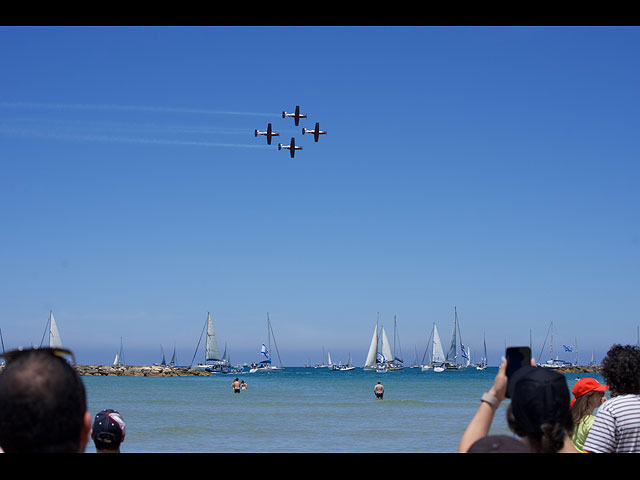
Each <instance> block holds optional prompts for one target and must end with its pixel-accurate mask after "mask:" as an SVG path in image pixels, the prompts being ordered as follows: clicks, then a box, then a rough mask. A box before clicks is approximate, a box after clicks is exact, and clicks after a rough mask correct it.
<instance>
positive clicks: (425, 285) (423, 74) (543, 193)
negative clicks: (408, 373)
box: [0, 27, 640, 366]
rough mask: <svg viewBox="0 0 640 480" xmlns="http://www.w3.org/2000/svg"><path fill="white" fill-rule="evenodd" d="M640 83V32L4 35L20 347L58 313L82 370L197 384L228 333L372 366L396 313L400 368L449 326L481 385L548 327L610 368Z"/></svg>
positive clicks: (2, 215) (633, 221) (639, 243)
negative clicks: (183, 373) (147, 367)
mask: <svg viewBox="0 0 640 480" xmlns="http://www.w3.org/2000/svg"><path fill="white" fill-rule="evenodd" d="M639 57H640V29H638V28H555V27H554V28H531V27H523V28H505V27H497V28H446V27H431V28H426V27H425V28H409V27H395V28H369V27H357V28H350V27H349V28H347V27H331V28H321V27H305V28H296V27H284V28H276V27H263V28H241V27H226V28H223V27H216V28H149V27H147V28H78V27H75V28H22V27H3V28H0V65H2V75H1V76H0V225H1V235H0V270H1V272H2V273H1V275H0V292H2V293H1V294H0V329H1V330H2V334H3V337H4V342H5V347H6V348H13V347H16V346H19V345H31V344H39V342H40V339H41V337H42V334H43V331H44V328H45V325H46V322H47V319H48V316H49V310H53V312H54V315H55V317H56V320H57V322H58V326H59V329H60V334H61V336H62V341H63V343H64V344H65V345H66V346H68V347H70V348H72V349H73V350H74V351H75V352H76V356H77V359H78V362H80V363H110V362H111V361H112V360H113V357H114V355H115V352H116V351H117V350H118V348H119V346H120V338H121V337H122V340H123V343H124V348H125V355H126V359H127V361H128V362H130V363H139V364H141V363H147V364H148V363H152V362H156V361H158V360H159V356H160V345H162V346H163V347H164V350H165V352H169V351H171V350H172V349H173V346H174V344H175V346H176V349H177V353H178V362H179V363H181V364H185V363H186V364H188V363H190V362H191V359H192V356H193V354H194V351H195V348H196V344H197V342H198V339H199V337H200V333H201V331H202V327H203V325H204V322H205V320H206V316H207V312H211V314H212V317H213V319H214V322H215V326H216V331H217V335H218V339H219V341H220V343H221V346H222V345H224V343H225V342H226V343H227V345H228V348H229V350H230V352H231V359H232V361H233V362H234V363H237V362H245V361H246V362H251V361H254V360H259V359H260V356H259V347H260V344H261V343H263V342H265V341H266V316H267V312H269V315H270V318H271V321H272V324H273V328H274V330H275V334H276V339H277V342H278V348H279V351H280V354H281V357H282V360H283V363H284V364H285V366H286V365H301V364H303V363H305V362H307V361H308V360H309V361H311V362H312V363H319V362H320V361H321V353H322V348H323V347H324V348H325V349H326V350H328V351H329V352H331V355H332V357H333V359H334V360H343V361H344V360H346V358H347V356H348V354H349V353H351V354H352V356H353V360H354V363H356V364H357V365H362V364H363V362H364V359H365V356H366V352H367V349H368V345H369V341H370V338H371V334H372V332H373V328H374V325H375V322H376V316H377V314H378V312H379V314H380V321H381V322H382V323H383V324H384V325H385V328H386V329H387V330H388V331H390V332H391V331H392V329H393V316H394V315H396V317H397V322H398V329H399V336H400V340H401V342H402V351H403V354H404V357H405V361H406V362H407V363H409V362H411V361H412V360H413V357H414V352H415V350H417V351H418V352H419V356H420V357H421V356H422V353H423V351H424V349H425V347H426V343H427V340H428V338H429V333H430V330H431V326H432V324H433V323H434V322H435V323H437V325H438V329H439V331H440V334H441V336H442V340H443V342H444V343H447V342H448V341H449V338H450V331H451V326H452V321H453V312H454V307H457V311H458V318H459V321H460V327H461V333H462V337H463V340H464V341H465V343H468V344H469V345H470V347H471V350H472V357H474V356H475V357H476V358H475V359H477V355H478V354H479V351H480V348H481V345H482V339H483V335H486V339H487V346H488V348H489V351H490V356H489V361H490V363H491V364H497V363H498V361H499V359H500V356H501V355H502V353H503V351H504V347H505V345H515V344H525V345H526V344H528V343H529V338H530V335H531V338H532V341H533V347H534V348H533V350H534V356H536V357H538V356H539V351H540V349H541V347H542V344H543V342H544V340H545V336H546V334H547V331H548V329H549V325H550V322H553V325H554V329H555V337H554V344H555V345H554V347H556V346H557V347H560V345H561V344H562V343H565V344H571V345H575V343H576V341H577V345H578V350H579V352H580V360H581V361H582V362H583V363H586V362H587V361H589V359H590V357H591V353H592V352H595V355H596V360H600V358H601V357H602V355H604V353H605V352H606V350H607V349H608V347H609V346H610V345H611V344H613V343H636V340H637V338H636V330H637V327H638V325H639V324H640V315H639V313H638V312H639V297H638V290H639V287H640V261H639V255H638V253H639V249H640V227H639V222H638V220H639V214H638V212H639V209H638V206H639V204H640V193H639V192H640V189H639V188H638V178H639V174H640V168H639V160H640V159H639V155H638V152H639V149H638V138H639V135H638V132H639V127H640V124H639V123H640V122H639V118H640V117H639V115H638V112H639V107H640V90H639V89H638V85H640V67H639V63H638V58H639ZM295 105H300V106H301V110H302V113H305V114H307V115H308V119H306V120H304V119H303V120H301V124H300V127H298V128H296V127H295V126H294V125H293V120H292V119H290V118H288V119H282V117H281V112H282V111H283V110H286V111H292V110H293V109H294V108H295ZM268 122H271V123H272V124H273V127H274V130H275V131H277V132H280V137H279V138H276V139H274V142H273V145H271V146H267V145H266V140H265V138H264V137H258V138H256V137H254V135H253V131H254V129H255V128H259V129H260V130H265V129H266V126H267V123H268ZM315 122H320V127H321V129H323V130H326V131H327V132H328V133H327V135H324V136H322V137H321V138H320V141H319V142H318V143H314V142H313V139H312V138H311V137H310V136H309V135H305V136H302V135H301V129H302V127H303V126H305V127H307V128H313V126H314V124H315ZM291 137H295V138H296V143H298V144H299V145H301V146H302V147H303V150H302V151H298V152H296V157H295V159H291V158H290V157H289V153H288V151H278V150H277V147H276V144H277V143H278V141H283V140H284V141H283V143H288V142H289V140H290V138H291ZM201 348H202V347H201ZM554 349H555V348H554ZM545 355H546V353H545ZM201 357H202V349H201V350H200V352H199V355H198V358H197V359H201ZM562 357H564V356H562ZM571 357H572V356H569V358H567V359H573V358H571ZM472 359H474V358H472Z"/></svg>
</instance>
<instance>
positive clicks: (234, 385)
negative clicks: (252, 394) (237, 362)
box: [231, 378, 240, 393]
mask: <svg viewBox="0 0 640 480" xmlns="http://www.w3.org/2000/svg"><path fill="white" fill-rule="evenodd" d="M231 388H233V391H234V392H235V393H240V382H239V381H238V379H237V378H236V379H235V380H234V381H233V382H231Z"/></svg>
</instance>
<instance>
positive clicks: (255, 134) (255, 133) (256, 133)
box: [253, 129, 258, 137]
mask: <svg viewBox="0 0 640 480" xmlns="http://www.w3.org/2000/svg"><path fill="white" fill-rule="evenodd" d="M253 135H254V136H255V137H257V136H258V130H257V129H256V130H254V131H253Z"/></svg>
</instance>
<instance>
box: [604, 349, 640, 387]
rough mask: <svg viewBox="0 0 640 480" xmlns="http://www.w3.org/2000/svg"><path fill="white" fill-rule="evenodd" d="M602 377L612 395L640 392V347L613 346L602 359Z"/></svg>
mask: <svg viewBox="0 0 640 480" xmlns="http://www.w3.org/2000/svg"><path fill="white" fill-rule="evenodd" d="M601 373H602V377H603V378H604V379H605V381H606V382H607V384H608V385H609V388H610V390H611V396H612V397H615V396H616V395H624V394H627V393H632V394H638V393H640V347H637V346H635V345H619V344H616V345H614V346H612V347H611V348H610V349H609V351H608V352H607V355H606V356H605V357H604V359H603V360H602V372H601Z"/></svg>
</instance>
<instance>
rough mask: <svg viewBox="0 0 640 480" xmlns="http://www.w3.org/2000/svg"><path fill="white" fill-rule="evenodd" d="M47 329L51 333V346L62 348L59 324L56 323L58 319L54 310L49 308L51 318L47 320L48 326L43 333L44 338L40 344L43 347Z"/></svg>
mask: <svg viewBox="0 0 640 480" xmlns="http://www.w3.org/2000/svg"><path fill="white" fill-rule="evenodd" d="M47 330H48V333H49V345H47V346H48V347H50V348H62V340H61V339H60V332H59V331H58V325H57V324H56V319H55V318H53V311H51V310H49V320H48V321H47V326H46V328H45V331H44V333H43V335H42V340H40V346H41V347H42V346H43V344H44V338H45V336H47Z"/></svg>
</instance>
